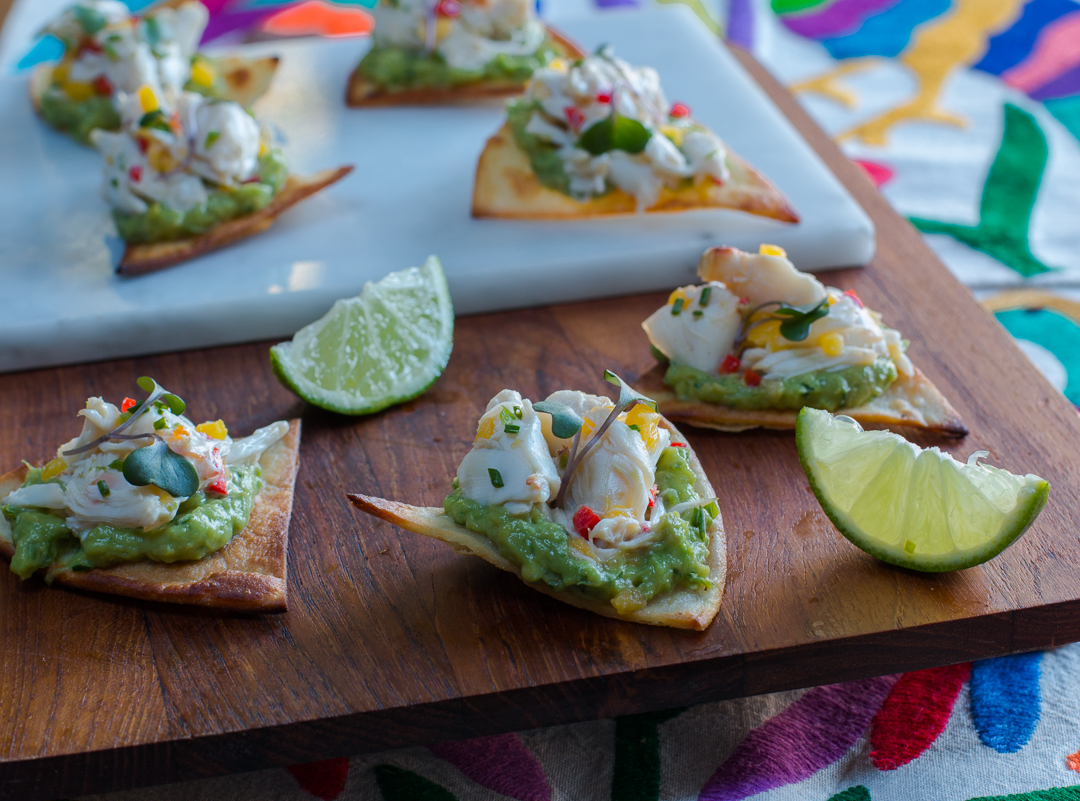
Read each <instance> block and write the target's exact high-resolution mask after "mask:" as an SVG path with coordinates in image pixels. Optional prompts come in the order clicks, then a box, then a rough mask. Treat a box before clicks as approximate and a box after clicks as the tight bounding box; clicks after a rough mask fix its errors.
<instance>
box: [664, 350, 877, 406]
mask: <svg viewBox="0 0 1080 801" xmlns="http://www.w3.org/2000/svg"><path fill="white" fill-rule="evenodd" d="M896 375H897V373H896V365H895V364H893V363H892V361H891V360H890V359H886V358H884V357H882V358H879V359H877V360H876V361H875V362H874V363H873V364H869V365H866V366H863V367H849V368H847V369H846V370H837V371H836V372H826V371H824V370H815V371H813V372H811V373H803V374H802V375H797V376H792V377H791V378H785V379H784V380H783V381H777V380H769V379H765V380H763V381H762V382H761V383H760V384H759V385H758V386H756V387H752V386H749V385H748V384H747V383H746V382H745V381H744V380H743V377H742V376H741V375H739V374H738V373H732V374H731V375H719V376H718V375H710V374H709V373H706V372H703V371H701V370H698V369H696V368H694V367H687V366H686V365H683V364H672V365H670V366H669V367H668V369H667V373H665V375H664V383H665V384H667V385H668V386H670V387H671V388H673V389H674V390H675V394H676V395H678V396H679V397H680V398H682V399H683V400H699V401H704V402H705V403H717V404H721V405H723V406H731V407H733V408H736V409H801V408H803V407H804V406H810V407H812V408H815V409H825V410H827V411H830V412H834V411H836V410H837V409H850V408H853V407H855V406H862V405H863V404H864V403H867V402H869V401H871V400H873V399H874V398H876V397H877V396H878V395H880V394H881V393H883V392H884V391H885V390H886V389H887V388H888V386H889V384H891V383H892V382H893V381H895V380H896Z"/></svg>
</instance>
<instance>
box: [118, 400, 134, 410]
mask: <svg viewBox="0 0 1080 801" xmlns="http://www.w3.org/2000/svg"><path fill="white" fill-rule="evenodd" d="M134 405H135V399H134V398H124V402H123V403H121V404H120V411H122V412H127V411H131V408H132V407H133V406H134Z"/></svg>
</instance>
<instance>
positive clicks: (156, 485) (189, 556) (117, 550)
mask: <svg viewBox="0 0 1080 801" xmlns="http://www.w3.org/2000/svg"><path fill="white" fill-rule="evenodd" d="M139 386H140V387H142V389H143V390H144V391H146V392H147V393H148V396H147V397H146V398H145V399H143V400H142V401H136V400H134V399H132V398H126V399H125V400H124V402H123V403H122V404H121V405H120V406H119V407H118V406H115V405H113V404H112V403H109V402H107V401H105V400H103V399H102V398H90V399H88V400H87V401H86V408H85V409H83V410H82V411H80V412H79V416H80V417H82V418H83V430H82V432H81V433H80V434H79V436H77V437H75V439H73V440H71V441H70V442H67V443H66V444H64V445H61V446H60V448H59V449H57V454H56V457H55V458H54V459H52V460H51V461H49V462H48V463H46V464H45V465H43V466H41V467H32V466H30V465H29V464H25V463H24V465H23V467H20V468H19V469H17V470H13V471H11V472H10V473H7V474H6V475H3V476H0V510H2V512H3V514H2V515H0V556H3V557H4V558H6V559H8V560H9V561H10V562H11V570H12V572H13V573H16V574H17V575H18V576H19V577H21V578H23V579H27V578H30V576H32V575H33V574H34V573H37V572H41V573H42V574H43V575H44V577H45V581H46V582H47V583H49V584H52V583H54V582H56V583H60V584H65V585H69V586H72V587H78V588H81V589H87V590H96V591H99V592H108V593H115V594H119V595H128V596H132V597H135V598H142V599H146V600H154V601H171V602H175V603H189V604H200V605H203V606H214V607H220V608H227V609H241V610H250V611H264V612H272V611H282V610H284V609H285V606H286V597H287V596H286V583H285V581H286V573H285V563H286V551H287V548H288V533H289V516H290V514H291V512H292V497H293V484H294V481H295V479H296V469H297V462H298V453H299V447H300V421H299V420H293V421H291V422H285V421H278V422H276V423H272V424H270V425H268V426H265V427H264V428H260V429H259V430H257V431H256V432H254V433H253V434H252V435H251V436H249V437H245V438H243V439H233V438H231V437H230V436H229V432H228V430H227V428H226V427H225V424H224V423H223V422H222V421H221V420H217V421H209V422H206V423H202V424H200V425H195V423H193V422H192V421H191V420H190V419H188V418H187V417H185V416H184V412H185V405H184V402H183V401H182V400H180V398H178V397H177V396H176V395H173V394H171V393H169V392H168V391H166V390H165V389H163V388H162V387H160V386H158V385H157V383H156V382H155V381H153V380H152V379H149V378H140V379H139Z"/></svg>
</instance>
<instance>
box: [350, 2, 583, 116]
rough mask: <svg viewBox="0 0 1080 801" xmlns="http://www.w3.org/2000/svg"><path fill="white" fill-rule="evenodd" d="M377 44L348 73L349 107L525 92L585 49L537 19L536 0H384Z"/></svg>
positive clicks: (379, 9)
mask: <svg viewBox="0 0 1080 801" xmlns="http://www.w3.org/2000/svg"><path fill="white" fill-rule="evenodd" d="M372 13H373V14H374V15H375V31H374V34H373V35H372V46H371V50H370V51H368V53H367V55H365V56H364V58H363V59H362V60H361V61H360V64H359V65H358V66H357V67H356V69H355V70H354V71H353V74H352V76H351V77H350V79H349V86H348V89H347V92H346V101H347V102H348V104H349V105H350V106H380V105H403V104H410V103H420V104H423V103H439V102H445V101H453V100H465V99H470V98H482V97H504V96H506V95H513V94H519V93H520V92H521V91H522V89H524V87H525V82H526V81H527V80H528V79H529V76H531V75H532V74H533V72H534V71H535V70H537V69H539V68H540V67H542V66H544V65H545V64H546V63H548V62H549V61H550V60H551V59H553V58H555V57H557V56H569V57H571V58H576V57H578V56H581V55H583V53H582V52H581V50H580V49H579V48H578V47H577V45H575V44H574V43H573V42H571V41H569V40H568V39H566V38H565V37H564V36H562V35H561V34H559V33H557V32H556V31H553V30H551V29H550V28H547V27H545V26H544V24H543V23H541V22H540V20H538V19H537V18H536V10H535V7H534V4H533V2H532V0H379V2H378V3H377V4H376V5H375V7H374V8H373V9H372Z"/></svg>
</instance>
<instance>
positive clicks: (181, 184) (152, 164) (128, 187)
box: [90, 85, 352, 274]
mask: <svg viewBox="0 0 1080 801" xmlns="http://www.w3.org/2000/svg"><path fill="white" fill-rule="evenodd" d="M117 108H118V109H119V111H120V116H121V121H122V127H121V130H119V131H117V132H115V133H114V132H110V131H103V130H100V129H99V130H95V131H93V132H92V133H91V135H90V138H91V141H92V142H93V143H94V146H95V147H96V148H97V149H98V150H99V151H100V152H101V153H102V155H103V156H104V157H105V178H104V183H103V185H102V192H103V194H104V196H105V199H106V200H107V201H108V202H109V204H110V205H111V206H112V208H113V220H114V221H115V223H116V230H117V232H118V233H119V234H120V237H121V238H122V239H123V240H124V241H125V243H126V247H125V250H124V255H123V257H122V258H121V261H120V264H119V267H118V271H119V272H121V273H129V274H133V273H143V272H149V271H151V270H157V269H160V268H162V267H167V266H169V265H171V264H176V263H178V262H181V261H185V260H187V259H190V258H193V257H195V256H198V255H201V254H202V253H206V252H208V251H210V250H215V249H217V248H220V247H223V246H225V245H227V244H229V243H231V242H234V241H236V240H238V239H243V238H245V237H248V236H252V235H253V234H257V233H259V232H261V231H264V230H265V229H267V228H269V227H270V226H271V225H272V224H273V222H274V220H275V219H276V218H277V217H278V215H280V214H281V213H282V212H284V211H285V210H286V209H288V208H290V207H291V206H293V205H295V204H296V203H298V202H300V201H301V200H303V199H304V198H307V197H309V196H310V195H313V194H314V193H315V192H318V191H319V190H320V189H323V188H325V187H327V186H329V185H330V184H332V183H334V182H335V181H337V180H340V179H341V178H343V177H344V176H345V175H347V174H348V173H349V172H350V171H351V170H352V167H339V168H337V169H331V170H323V171H322V172H320V173H316V174H315V175H312V176H309V177H303V178H302V177H298V176H295V175H290V174H289V171H288V166H287V164H286V162H285V157H284V154H283V153H282V151H281V149H280V148H278V147H277V146H276V145H275V144H274V142H273V137H272V136H271V133H270V129H269V128H268V127H267V126H265V125H261V124H260V123H259V122H257V121H256V120H255V119H254V117H253V116H252V115H251V114H249V113H248V112H247V111H246V110H244V108H242V107H241V106H240V105H239V104H238V103H233V102H231V101H225V100H212V99H209V98H206V97H204V96H203V95H199V94H196V93H194V92H182V93H181V94H180V95H178V96H176V97H175V98H174V99H170V98H168V97H166V96H163V95H159V94H158V93H157V92H155V91H154V89H153V88H152V87H151V86H149V85H144V86H142V87H141V88H140V89H139V90H138V91H137V92H135V93H134V94H126V93H121V94H119V95H118V96H117Z"/></svg>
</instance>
